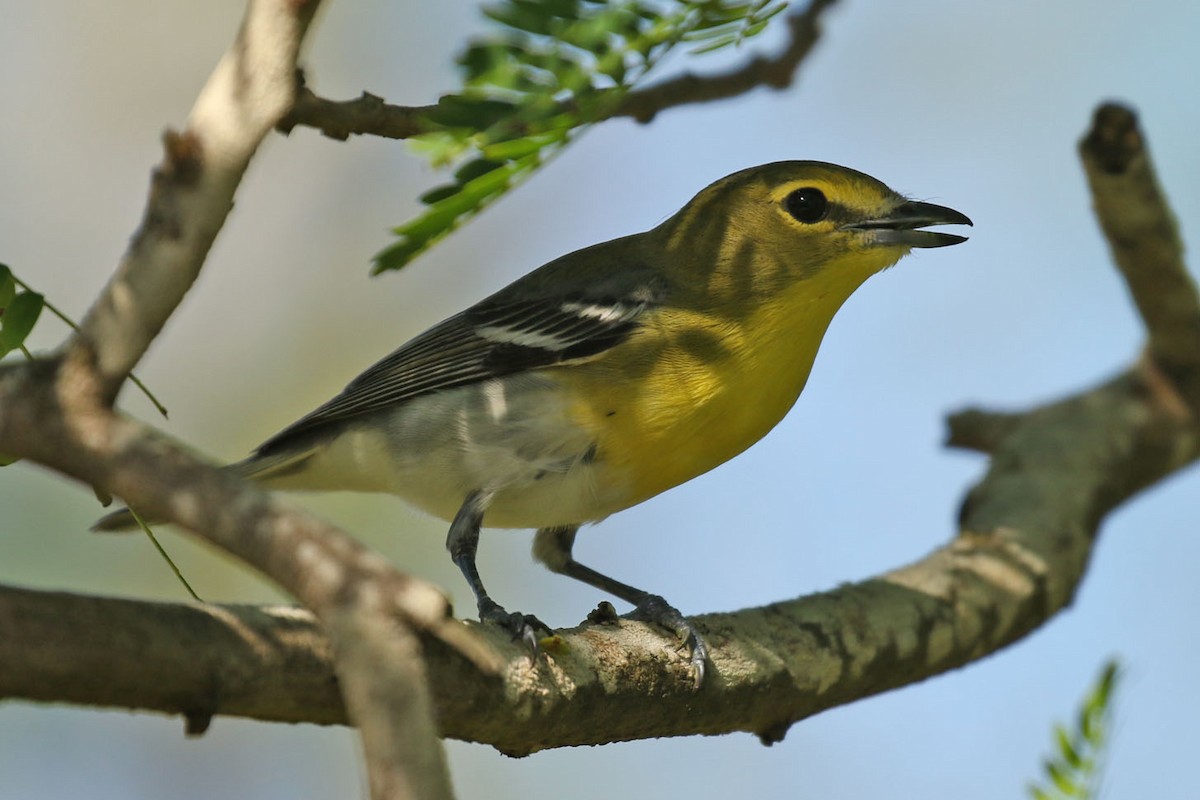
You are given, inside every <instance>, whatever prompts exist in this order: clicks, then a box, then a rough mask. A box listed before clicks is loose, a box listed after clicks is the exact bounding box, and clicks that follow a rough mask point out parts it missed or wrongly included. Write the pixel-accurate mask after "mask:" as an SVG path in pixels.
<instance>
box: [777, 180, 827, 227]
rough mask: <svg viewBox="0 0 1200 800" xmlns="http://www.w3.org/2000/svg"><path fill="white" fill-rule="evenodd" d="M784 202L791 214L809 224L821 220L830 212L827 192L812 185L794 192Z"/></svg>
mask: <svg viewBox="0 0 1200 800" xmlns="http://www.w3.org/2000/svg"><path fill="white" fill-rule="evenodd" d="M783 204H784V206H786V207H787V210H788V213H789V214H791V215H792V216H793V217H795V218H796V219H797V220H798V221H800V222H803V223H806V224H809V225H811V224H812V223H814V222H820V221H821V220H823V219H825V215H826V214H827V213H829V201H828V200H826V199H825V193H824V192H822V191H821V190H820V189H817V188H815V187H812V186H806V187H804V188H803V189H797V190H796V191H794V192H792V193H791V194H789V195H788V196H787V199H786V200H784V201H783Z"/></svg>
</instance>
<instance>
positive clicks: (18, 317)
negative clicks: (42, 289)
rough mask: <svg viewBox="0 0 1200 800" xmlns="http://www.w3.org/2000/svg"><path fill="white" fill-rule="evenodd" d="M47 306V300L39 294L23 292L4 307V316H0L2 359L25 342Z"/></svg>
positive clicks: (0, 350)
mask: <svg viewBox="0 0 1200 800" xmlns="http://www.w3.org/2000/svg"><path fill="white" fill-rule="evenodd" d="M45 304H46V301H45V299H44V298H43V297H42V296H41V295H40V294H38V293H37V292H21V293H20V294H18V295H17V296H16V297H14V298H13V299H12V301H11V302H10V303H9V304H8V305H7V306H5V307H4V309H3V315H0V357H3V356H5V355H7V354H8V353H10V352H12V351H13V350H16V349H17V348H18V347H20V346H21V345H22V344H23V343H24V342H25V337H27V336H29V332H30V331H32V330H33V326H34V324H35V323H36V322H37V320H38V316H39V315H40V314H41V313H42V308H43V306H45Z"/></svg>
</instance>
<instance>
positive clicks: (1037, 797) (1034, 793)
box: [1028, 783, 1055, 800]
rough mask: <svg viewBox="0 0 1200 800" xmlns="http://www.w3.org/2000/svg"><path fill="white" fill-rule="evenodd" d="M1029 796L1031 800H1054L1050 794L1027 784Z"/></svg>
mask: <svg viewBox="0 0 1200 800" xmlns="http://www.w3.org/2000/svg"><path fill="white" fill-rule="evenodd" d="M1028 788H1029V794H1030V796H1031V797H1033V800H1055V798H1053V797H1051V796H1050V793H1049V792H1047V791H1046V790H1045V789H1043V788H1041V787H1040V786H1037V785H1036V784H1032V783H1031V784H1029V787H1028Z"/></svg>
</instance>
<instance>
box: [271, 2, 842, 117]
mask: <svg viewBox="0 0 1200 800" xmlns="http://www.w3.org/2000/svg"><path fill="white" fill-rule="evenodd" d="M835 2H836V0H812V2H810V3H809V5H808V6H807V7H806V8H805V9H804V11H802V12H799V13H796V14H793V15H791V16H790V17H788V19H787V25H788V30H789V31H790V39H789V41H788V44H787V45H786V46H785V47H784V49H783V51H782V52H781V53H780V54H779V55H777V56H774V57H771V58H767V57H762V56H758V57H755V58H751V59H749V60H748V61H747V62H746V63H745V64H743V65H741V66H740V67H737V68H735V69H732V70H730V71H728V72H724V73H720V74H717V75H693V74H690V73H689V74H685V75H681V76H679V77H677V78H672V79H670V80H667V81H664V82H662V83H660V84H657V85H653V86H648V87H646V88H645V89H639V90H635V91H633V92H630V93H629V94H628V95H627V96H626V97H625V98H624V99H623V100H622V101H621V103H620V105H618V106H617V107H616V108H615V109H614V111H613V112H612V113H611V114H610V115H609V117H610V118H611V117H631V118H633V119H635V120H637V121H638V122H649V121H651V120H652V119H654V117H655V116H656V115H658V113H659V112H661V111H665V110H667V109H669V108H675V107H678V106H682V105H689V104H692V103H707V102H711V101H714V100H724V99H727V98H730V97H736V96H737V95H741V94H745V93H746V92H749V91H751V90H752V89H756V88H758V87H760V86H767V87H770V88H773V89H785V88H787V87H788V86H790V85H791V84H792V81H793V80H794V79H795V76H796V70H797V68H798V67H799V66H800V63H801V62H802V61H803V60H804V59H805V57H807V56H808V54H809V53H810V52H811V51H812V48H813V46H814V45H815V44H816V43H817V40H818V39H819V37H820V33H821V28H820V18H821V15H822V14H823V13H824V12H825V10H826V9H828V8H829V7H830V6H832V5H834V3H835ZM435 108H436V106H400V105H391V104H389V103H386V102H384V101H383V100H382V99H381V98H379V97H377V96H375V95H373V94H370V93H368V92H363V93H362V95H361V96H359V97H358V98H357V99H354V100H340V101H339V100H326V99H324V98H322V97H318V96H317V95H315V94H313V93H312V92H311V91H309V90H308V89H307V88H302V89H301V90H300V91H299V92H298V93H297V96H296V103H295V105H294V106H293V108H292V109H291V111H289V112H288V114H287V115H286V116H285V117H284V118H283V119H282V120H281V121H280V123H279V125H278V128H279V130H280V131H282V132H283V133H290V132H291V131H292V129H293V128H295V127H296V126H297V125H303V126H306V127H310V128H315V129H317V130H319V131H321V132H322V133H323V134H324V135H326V136H329V137H331V138H334V139H339V140H343V139H346V138H348V137H349V136H351V135H354V134H358V135H370V136H382V137H384V138H388V139H407V138H409V137H412V136H416V135H418V134H421V133H424V132H426V131H427V130H428V128H427V127H426V125H425V122H424V117H425V116H426V115H427V114H429V113H430V112H431V111H432V110H434V109H435Z"/></svg>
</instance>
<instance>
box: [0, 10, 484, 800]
mask: <svg viewBox="0 0 1200 800" xmlns="http://www.w3.org/2000/svg"><path fill="white" fill-rule="evenodd" d="M318 5H319V2H318V0H250V2H249V4H248V7H247V10H246V15H245V18H244V19H243V22H242V26H241V28H240V30H239V32H238V36H237V38H236V40H235V41H234V42H233V44H232V45H231V47H230V49H229V51H228V52H227V53H226V54H225V56H224V57H223V58H222V60H221V62H220V63H219V64H218V65H217V68H216V69H215V71H214V72H213V74H212V76H211V77H210V79H209V81H208V83H207V85H206V86H205V87H204V89H203V90H202V91H201V93H200V96H199V97H198V98H197V101H196V104H195V106H194V107H193V109H192V113H191V115H190V117H189V119H188V125H187V128H186V130H185V131H184V132H183V133H182V134H176V133H168V134H167V135H166V137H165V141H166V157H165V159H164V161H163V164H162V165H161V166H160V167H159V168H158V169H157V170H156V172H155V174H154V180H153V183H152V186H151V194H150V198H149V200H148V203H147V208H146V212H145V215H144V218H143V221H142V225H141V228H140V229H139V230H138V232H137V233H136V234H135V236H134V237H133V241H132V242H131V244H130V248H129V251H128V252H127V253H126V255H125V257H124V258H123V260H122V262H121V264H120V266H119V268H118V270H117V272H116V274H115V275H114V276H113V278H112V280H111V281H110V282H109V284H108V286H106V287H105V289H104V291H103V292H102V293H101V295H100V297H99V299H98V300H97V302H96V304H95V305H94V306H93V308H92V309H91V310H90V311H89V312H88V314H87V316H86V317H85V319H84V321H83V323H82V325H81V326H80V330H79V331H78V333H77V335H75V336H74V337H73V338H72V339H71V340H69V341H68V343H67V345H66V346H65V347H64V348H63V350H62V352H61V353H60V354H59V355H58V356H57V357H55V358H52V359H48V360H46V361H41V362H33V363H31V364H28V365H24V366H23V367H19V368H18V367H13V368H8V369H4V370H2V371H0V443H2V446H0V450H3V452H5V453H8V454H11V455H14V456H19V457H24V458H28V459H30V460H32V461H35V462H37V463H40V464H44V465H46V466H49V467H52V468H54V469H57V470H59V471H60V472H62V473H63V474H66V475H71V476H74V477H76V478H78V479H80V480H83V481H86V482H87V483H89V484H91V485H93V486H96V487H99V488H100V489H101V490H103V491H105V492H108V493H112V494H115V495H117V496H120V497H121V498H123V499H125V500H126V501H128V502H130V503H131V504H132V505H134V506H135V507H137V508H138V509H139V510H141V511H143V512H145V513H146V514H147V515H148V516H150V517H153V518H157V519H164V520H168V521H174V522H178V523H180V524H181V525H183V526H184V527H185V528H187V529H189V530H191V531H193V532H195V533H197V534H199V535H201V536H204V537H205V538H207V539H209V540H210V541H212V542H214V543H216V544H217V545H219V546H221V547H223V548H224V549H226V550H228V551H229V552H231V553H233V554H235V555H237V556H239V557H240V558H242V559H244V560H245V561H247V562H248V563H250V564H251V565H252V566H254V567H256V568H258V569H259V570H261V571H262V572H264V573H265V574H267V575H268V576H269V577H272V578H273V579H275V580H276V581H277V582H278V583H279V584H280V585H281V586H283V587H284V588H286V589H287V590H288V591H290V592H292V594H294V595H295V596H296V597H297V598H299V599H300V600H301V601H302V602H304V604H305V605H306V606H308V607H309V608H311V609H313V610H314V611H315V612H316V613H317V614H318V617H319V618H320V619H321V621H322V623H323V626H324V628H325V631H326V633H327V634H328V635H329V637H330V640H331V641H332V642H333V643H334V645H335V651H334V652H335V657H336V658H335V665H336V667H337V670H338V675H339V678H340V682H341V687H342V691H343V693H344V698H345V700H346V702H347V706H348V708H349V711H350V716H351V718H352V719H353V720H354V721H355V723H356V724H357V725H358V726H359V728H360V730H361V731H362V733H363V737H364V749H365V751H366V755H367V759H368V773H369V776H370V779H371V788H372V795H373V796H374V797H376V798H415V797H422V798H426V797H429V798H448V797H449V796H450V794H451V792H450V783H449V777H448V774H447V771H446V767H445V763H444V757H443V754H442V751H441V744H440V742H439V741H438V739H437V737H436V735H435V729H434V725H433V720H432V716H431V714H430V700H429V696H428V689H427V687H426V685H425V680H424V672H423V664H422V662H421V659H420V657H419V646H418V645H417V644H416V638H415V636H414V635H413V633H412V631H411V630H410V629H409V628H408V627H407V626H408V625H417V626H424V627H426V628H428V629H430V630H432V631H435V632H437V631H439V630H444V631H446V633H447V635H449V636H451V637H453V636H454V633H455V632H456V631H457V626H454V625H452V624H450V625H448V624H447V623H446V620H445V616H446V610H447V608H446V603H445V601H444V598H442V597H441V595H440V594H439V593H438V592H437V591H436V590H434V589H433V588H432V587H428V586H426V585H424V584H421V583H420V582H417V581H413V580H411V579H409V578H407V577H406V576H403V575H400V574H398V573H397V572H395V571H394V570H393V569H392V568H391V567H390V566H388V565H387V564H386V563H384V562H383V561H382V560H381V559H378V558H376V557H374V556H372V555H371V554H369V553H367V552H366V551H365V549H364V548H362V547H361V546H360V545H358V544H357V543H355V542H354V541H353V540H352V539H350V538H349V537H347V536H345V535H344V534H342V533H341V532H340V531H337V530H336V529H334V528H331V527H330V526H328V525H325V524H323V523H320V522H317V521H315V520H313V519H311V518H309V517H307V516H306V515H303V514H300V513H297V512H294V511H291V510H288V509H287V508H285V507H284V506H282V505H281V504H278V503H276V502H274V501H272V500H270V499H269V498H267V497H266V495H264V494H262V493H261V492H259V491H258V490H256V489H253V488H251V487H248V486H239V481H237V480H236V479H234V478H232V477H231V476H229V475H228V474H225V473H223V472H221V471H219V470H217V469H215V468H213V467H211V466H209V465H205V464H203V463H201V462H200V461H198V460H196V459H195V458H193V457H191V456H189V455H187V454H185V453H183V452H181V451H180V450H179V449H178V448H175V447H173V446H172V445H170V444H169V443H167V442H165V441H161V440H157V439H155V438H154V437H153V436H151V435H149V434H148V433H147V432H146V431H145V430H144V429H142V428H141V427H140V426H138V425H136V424H134V423H131V422H129V421H127V420H123V419H121V418H119V417H118V416H116V415H114V414H113V413H112V410H111V404H112V402H113V400H114V399H115V397H116V394H117V391H118V389H119V388H120V386H121V384H122V382H123V381H124V380H125V378H126V377H127V376H128V374H129V371H130V370H131V369H132V368H133V366H134V365H135V364H136V363H137V362H138V360H139V359H140V358H141V357H142V355H143V354H144V353H145V351H146V349H147V348H148V347H149V345H150V343H151V342H152V341H153V340H154V338H155V336H156V335H157V334H158V332H159V330H160V329H161V328H162V325H163V324H164V323H165V322H166V320H167V318H168V317H169V316H170V315H171V313H173V311H174V310H175V308H176V307H177V306H178V304H179V302H180V301H181V300H182V298H183V296H184V294H185V293H186V292H187V290H188V289H189V288H190V287H191V285H192V283H193V281H194V280H195V279H196V277H197V275H198V274H199V272H200V269H201V267H202V265H203V263H204V260H205V258H206V256H207V254H208V250H209V248H210V247H211V245H212V243H213V241H214V239H215V237H216V235H217V233H218V232H219V231H220V229H221V227H222V226H223V224H224V222H225V218H226V216H227V215H228V213H229V210H230V208H232V205H233V197H234V193H235V191H236V189H237V187H238V185H239V184H240V182H241V178H242V175H243V173H244V172H245V169H246V167H247V165H248V164H249V162H250V159H251V157H252V156H253V155H254V153H255V152H256V151H257V148H258V145H259V144H260V143H261V141H262V139H263V138H264V137H265V136H266V135H267V134H268V133H269V132H270V131H271V130H272V128H273V127H274V126H275V125H276V124H277V123H278V122H279V120H280V118H281V117H282V116H283V114H284V113H285V112H286V111H287V109H289V108H290V107H291V106H292V105H293V101H294V94H295V88H296V79H295V75H296V59H297V55H298V53H299V50H300V46H301V43H302V42H303V40H304V37H305V34H306V33H307V30H308V27H309V24H310V23H311V21H312V19H313V16H314V14H315V13H316V10H317V7H318ZM460 638H461V637H460ZM210 688H211V687H210ZM191 700H192V701H193V704H192V705H191V706H190V707H188V708H187V709H184V711H185V713H186V714H187V715H188V719H189V728H190V729H194V730H201V729H203V727H204V726H205V725H206V724H207V723H206V716H205V715H206V714H208V713H209V711H208V709H209V708H210V707H211V706H212V705H213V704H214V703H213V702H212V701H211V699H210V700H209V701H208V702H204V701H202V699H199V698H195V697H193V698H191Z"/></svg>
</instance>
